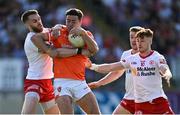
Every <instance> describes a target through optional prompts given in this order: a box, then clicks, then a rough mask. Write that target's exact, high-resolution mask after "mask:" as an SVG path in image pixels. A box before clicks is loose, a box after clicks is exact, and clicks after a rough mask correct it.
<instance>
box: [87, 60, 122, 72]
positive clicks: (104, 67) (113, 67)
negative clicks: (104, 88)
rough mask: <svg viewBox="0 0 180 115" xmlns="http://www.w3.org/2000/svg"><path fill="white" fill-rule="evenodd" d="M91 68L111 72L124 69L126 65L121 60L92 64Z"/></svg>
mask: <svg viewBox="0 0 180 115" xmlns="http://www.w3.org/2000/svg"><path fill="white" fill-rule="evenodd" d="M90 69H91V70H94V71H96V72H99V73H109V72H112V71H119V70H124V69H125V67H124V65H123V64H122V63H121V61H120V62H115V63H110V64H100V65H98V64H92V65H91V67H90Z"/></svg>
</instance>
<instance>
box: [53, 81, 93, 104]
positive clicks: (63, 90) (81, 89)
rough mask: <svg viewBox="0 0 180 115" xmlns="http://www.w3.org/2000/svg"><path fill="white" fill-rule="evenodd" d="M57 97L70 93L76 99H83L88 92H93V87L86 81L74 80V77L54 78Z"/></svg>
mask: <svg viewBox="0 0 180 115" xmlns="http://www.w3.org/2000/svg"><path fill="white" fill-rule="evenodd" d="M54 90H55V97H58V96H63V95H68V96H70V97H72V99H73V100H74V101H77V100H79V99H81V98H82V97H83V96H85V95H86V94H87V93H89V92H91V89H90V88H89V86H88V85H87V83H86V81H85V80H84V81H81V80H73V79H62V78H56V79H54Z"/></svg>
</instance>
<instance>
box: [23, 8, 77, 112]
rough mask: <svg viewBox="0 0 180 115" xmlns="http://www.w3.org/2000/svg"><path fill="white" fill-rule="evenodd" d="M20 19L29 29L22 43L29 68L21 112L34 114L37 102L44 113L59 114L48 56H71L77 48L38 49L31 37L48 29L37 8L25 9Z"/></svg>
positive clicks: (50, 62)
mask: <svg viewBox="0 0 180 115" xmlns="http://www.w3.org/2000/svg"><path fill="white" fill-rule="evenodd" d="M21 20H22V21H23V22H24V24H25V25H26V26H27V28H28V29H29V31H30V32H29V33H28V34H27V37H26V40H25V43H24V50H25V53H26V56H27V59H28V62H29V68H28V73H27V77H26V79H25V83H24V91H25V100H24V104H23V108H22V114H34V113H35V108H36V105H37V103H40V104H41V105H42V108H43V111H44V113H46V114H59V113H60V112H59V109H58V106H57V105H56V103H55V96H54V88H53V85H52V80H51V79H52V78H53V76H54V74H53V71H52V66H53V62H52V58H51V57H50V56H52V57H54V56H58V57H66V56H72V55H76V54H77V50H76V49H65V48H59V49H52V48H49V50H48V52H43V51H40V50H39V49H38V48H37V47H36V45H35V44H34V43H33V41H32V37H33V36H34V35H35V34H37V33H44V32H47V31H49V29H45V28H44V27H43V24H42V22H41V17H40V16H39V14H38V12H37V10H28V11H25V12H24V13H23V14H22V16H21ZM49 55H50V56H49Z"/></svg>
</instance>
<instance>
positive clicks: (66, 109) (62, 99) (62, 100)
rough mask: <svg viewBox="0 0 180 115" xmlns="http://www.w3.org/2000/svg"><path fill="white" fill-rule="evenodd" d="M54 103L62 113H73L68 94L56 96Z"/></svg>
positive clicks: (71, 102) (70, 98)
mask: <svg viewBox="0 0 180 115" xmlns="http://www.w3.org/2000/svg"><path fill="white" fill-rule="evenodd" d="M56 103H57V105H58V107H59V110H60V112H61V113H62V114H72V113H73V101H72V97H70V96H69V95H62V96H58V97H57V98H56Z"/></svg>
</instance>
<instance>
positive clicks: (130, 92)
mask: <svg viewBox="0 0 180 115" xmlns="http://www.w3.org/2000/svg"><path fill="white" fill-rule="evenodd" d="M131 55H133V54H132V49H130V50H127V51H124V52H123V54H122V56H121V60H122V61H123V60H125V59H126V58H128V57H129V56H131ZM125 90H126V93H125V95H124V98H125V99H129V100H134V85H133V77H132V74H131V70H130V69H127V70H126V79H125Z"/></svg>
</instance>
